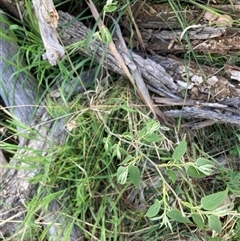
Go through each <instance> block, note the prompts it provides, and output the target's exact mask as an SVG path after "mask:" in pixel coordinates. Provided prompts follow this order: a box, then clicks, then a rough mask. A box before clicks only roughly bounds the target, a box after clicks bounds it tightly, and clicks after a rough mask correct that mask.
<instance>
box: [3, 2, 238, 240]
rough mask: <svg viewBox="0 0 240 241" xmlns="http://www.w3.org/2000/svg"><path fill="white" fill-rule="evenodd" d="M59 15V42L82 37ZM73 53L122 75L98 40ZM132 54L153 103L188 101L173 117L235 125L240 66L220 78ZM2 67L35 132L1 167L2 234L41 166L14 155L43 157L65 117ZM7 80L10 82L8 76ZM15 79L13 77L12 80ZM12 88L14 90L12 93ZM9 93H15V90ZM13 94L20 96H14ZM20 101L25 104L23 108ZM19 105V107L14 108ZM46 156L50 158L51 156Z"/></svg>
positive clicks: (6, 88)
mask: <svg viewBox="0 0 240 241" xmlns="http://www.w3.org/2000/svg"><path fill="white" fill-rule="evenodd" d="M1 1H2V0H1ZM5 1H7V0H5ZM14 3H15V2H14ZM14 3H12V4H14ZM59 17H60V19H59V23H60V26H59V28H58V30H59V31H61V38H62V40H63V42H64V43H65V45H69V44H72V43H77V42H79V41H83V42H86V39H87V37H88V34H89V32H90V31H91V30H90V29H88V28H87V27H85V26H84V25H83V24H82V23H80V22H78V21H77V20H76V19H75V18H74V17H72V16H70V15H69V14H67V13H63V12H61V11H59ZM1 27H2V26H1ZM116 45H117V42H116ZM1 46H4V48H1V49H10V51H9V50H8V51H4V52H3V56H4V57H5V58H6V59H9V58H10V57H11V56H14V54H15V53H16V51H17V48H16V46H15V47H14V43H13V44H12V45H10V44H9V43H7V42H4V41H2V40H1ZM86 46H87V45H86ZM118 51H119V53H120V54H124V53H122V51H121V49H120V48H119V49H118ZM9 53H11V55H9ZM78 53H79V54H81V55H86V56H91V57H93V58H94V59H95V61H97V62H99V63H100V64H102V65H103V66H104V67H105V68H107V69H110V70H112V71H114V72H116V73H118V74H120V75H122V76H125V74H124V72H123V71H122V69H121V68H120V66H119V64H118V63H117V62H116V60H115V58H114V57H113V56H112V55H111V54H110V53H109V52H108V48H107V46H105V45H103V44H102V43H101V42H100V41H99V40H93V41H92V42H91V43H88V48H87V47H86V48H84V47H82V48H80V47H79V49H78ZM132 58H133V61H134V62H135V64H136V65H137V67H138V68H139V70H140V72H141V75H142V77H143V78H144V81H145V82H146V83H147V84H148V85H149V89H150V90H151V91H152V92H154V93H155V94H157V95H158V96H161V97H163V99H161V102H157V100H156V99H155V100H156V104H161V105H165V104H166V103H170V104H171V103H172V105H171V106H175V105H176V102H178V103H182V105H183V106H186V105H188V104H189V106H190V107H189V106H188V107H184V108H183V111H180V110H179V109H177V110H174V109H172V110H170V111H166V112H165V113H166V115H168V116H173V117H176V118H177V117H179V116H183V117H186V118H192V119H208V120H211V121H212V122H220V123H226V124H232V125H236V126H240V117H239V116H240V115H239V108H240V104H239V96H240V87H239V82H238V81H239V76H240V75H239V73H240V71H239V70H238V69H237V68H230V67H228V68H227V70H228V71H227V73H228V74H229V76H231V77H229V78H226V77H224V76H223V74H222V73H221V72H220V71H219V70H218V69H215V68H210V67H207V66H201V68H199V66H197V65H195V64H194V63H190V65H189V66H186V65H185V63H184V62H183V61H182V60H179V59H176V58H174V57H171V58H169V57H162V56H159V55H154V56H148V58H147V59H144V58H143V57H142V56H141V55H139V54H137V53H132ZM50 59H51V58H50ZM54 63H55V62H54ZM5 67H6V62H5V61H3V59H2V58H1V62H0V69H5V71H4V73H5V76H4V77H3V79H2V80H1V86H0V90H1V91H2V92H0V94H1V96H2V97H3V99H4V101H5V103H6V104H7V105H8V106H13V105H15V106H16V107H15V108H11V111H12V113H13V115H14V116H16V117H17V118H18V119H19V120H20V121H21V122H23V123H25V124H26V125H27V126H30V125H31V126H32V127H33V128H32V131H34V133H35V136H34V137H35V139H29V140H27V139H26V138H21V137H20V145H24V146H25V147H31V149H30V150H20V151H18V153H17V154H16V155H15V156H14V158H12V160H11V164H12V165H18V167H19V169H9V170H8V171H7V172H5V174H4V175H5V176H4V179H3V181H2V182H1V183H0V200H1V202H0V230H1V232H2V235H5V236H6V235H8V236H11V235H14V233H15V230H16V229H17V228H18V227H19V223H18V222H16V221H18V220H22V219H23V218H24V216H25V213H26V211H27V210H26V207H25V204H24V203H25V202H26V201H27V200H29V198H30V197H31V196H32V195H33V194H34V191H35V189H34V188H35V187H34V186H33V185H31V184H30V183H29V181H28V179H29V178H31V177H33V176H35V175H36V173H37V172H38V171H39V170H40V169H41V165H39V167H38V168H37V170H36V169H34V170H33V169H32V170H26V167H28V164H27V163H23V162H21V163H20V164H19V160H21V159H22V156H23V155H24V156H29V157H31V158H33V159H34V158H36V157H37V155H40V156H44V155H45V156H46V154H47V153H48V151H49V150H50V149H51V147H52V146H53V145H56V144H62V143H64V141H65V137H66V132H65V131H62V130H64V128H63V126H64V124H65V123H66V120H64V119H62V120H61V122H57V121H55V120H53V119H52V117H51V116H50V115H49V114H48V113H47V112H46V110H45V109H44V108H37V109H36V108H35V107H36V100H37V96H38V95H37V93H36V92H34V90H36V89H37V88H35V87H36V81H35V80H34V79H33V77H31V76H29V75H26V74H24V73H19V75H18V76H17V77H16V76H12V74H13V73H16V70H17V69H16V68H14V67H12V66H10V65H9V66H8V68H5ZM9 79H10V81H8V80H9ZM16 79H18V82H17V83H16V82H15V81H16ZM18 83H19V84H18ZM13 86H14V87H13ZM13 89H14V90H15V92H12V90H13ZM15 93H19V94H16V95H15ZM18 95H19V96H26V97H25V98H17V96H18ZM169 99H170V100H169ZM158 100H159V99H158ZM192 100H193V101H192ZM159 101H160V100H159ZM38 103H40V102H37V104H38ZM190 103H191V104H190ZM26 105H27V106H28V107H29V106H30V107H31V108H26ZM19 106H22V108H17V107H19ZM43 123H44V124H43ZM25 131H28V130H27V129H26V130H25ZM56 133H57V136H56ZM52 158H53V159H54V157H52ZM21 167H24V168H21ZM19 194H20V198H19ZM53 206H54V205H53ZM57 210H58V207H57ZM6 220H7V221H6ZM54 235H55V234H54ZM74 235H75V233H74ZM78 235H80V234H78ZM74 237H77V236H73V239H72V240H74Z"/></svg>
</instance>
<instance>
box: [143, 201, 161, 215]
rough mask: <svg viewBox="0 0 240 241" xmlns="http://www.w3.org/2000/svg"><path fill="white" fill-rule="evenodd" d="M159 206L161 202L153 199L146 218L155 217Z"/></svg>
mask: <svg viewBox="0 0 240 241" xmlns="http://www.w3.org/2000/svg"><path fill="white" fill-rule="evenodd" d="M160 208H161V202H160V201H159V200H157V199H155V201H154V204H153V205H152V206H150V207H149V209H148V210H147V213H146V214H145V216H146V217H148V218H152V217H155V216H156V215H157V214H158V213H159V211H160Z"/></svg>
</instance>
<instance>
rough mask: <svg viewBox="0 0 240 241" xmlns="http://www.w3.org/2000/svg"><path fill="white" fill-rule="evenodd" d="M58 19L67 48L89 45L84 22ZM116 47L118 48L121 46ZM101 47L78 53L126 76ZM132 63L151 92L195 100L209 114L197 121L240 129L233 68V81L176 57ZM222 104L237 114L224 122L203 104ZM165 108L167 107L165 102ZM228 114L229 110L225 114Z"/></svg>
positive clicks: (68, 17)
mask: <svg viewBox="0 0 240 241" xmlns="http://www.w3.org/2000/svg"><path fill="white" fill-rule="evenodd" d="M59 17H60V18H59V23H60V25H59V31H61V33H62V34H61V38H62V41H63V42H64V44H65V45H67V44H73V43H77V42H79V41H83V42H84V41H86V39H87V37H88V34H89V33H90V31H91V30H90V29H88V28H87V27H86V26H84V25H83V24H82V23H81V22H78V21H76V20H75V19H74V17H72V16H71V15H69V14H68V13H64V12H61V11H59ZM67 23H68V24H67ZM69 23H71V24H69ZM116 45H117V46H118V44H116ZM102 46H104V45H103V44H102V43H101V42H100V41H99V40H96V39H94V40H93V41H92V42H91V43H89V44H88V48H79V49H78V53H79V54H81V55H86V56H91V57H92V58H94V59H95V61H97V62H99V63H101V64H103V66H104V67H105V68H107V69H110V70H112V71H114V72H116V73H118V74H120V75H122V76H125V74H124V72H123V71H122V69H121V68H120V66H119V65H118V63H117V61H116V60H115V59H114V57H113V56H112V55H111V53H109V52H108V51H107V47H106V46H105V47H104V48H102ZM118 51H119V52H120V54H123V53H122V50H121V48H118ZM103 56H104V58H103ZM123 57H124V56H123ZM132 59H133V61H134V62H135V63H136V65H137V66H138V68H139V69H140V71H141V75H142V76H143V78H144V81H145V82H146V83H147V84H148V85H149V88H150V90H151V91H152V92H155V93H156V94H158V95H160V96H163V97H167V98H172V100H173V102H174V100H176V99H177V100H182V101H184V100H185V101H187V100H191V99H193V100H196V101H198V102H197V105H196V107H198V108H199V107H201V112H202V111H205V110H206V111H207V112H206V115H199V116H198V118H203V119H205V118H207V119H210V120H211V119H212V118H214V120H219V122H221V123H226V124H228V123H229V124H232V125H236V126H240V122H238V121H232V119H236V120H238V119H239V114H238V111H239V108H240V104H239V102H237V101H236V98H238V97H239V95H240V86H239V84H238V83H236V81H235V80H234V79H237V78H238V76H239V74H240V71H239V70H238V69H237V68H234V66H233V67H232V68H229V66H228V69H227V70H228V71H227V73H228V74H229V76H230V77H229V78H226V77H224V75H223V72H221V71H219V69H217V68H212V67H208V66H204V65H200V66H199V65H197V64H195V63H194V62H191V63H190V65H189V66H186V64H185V63H184V61H183V60H181V59H177V58H175V57H163V56H159V55H153V56H149V57H148V58H147V59H145V58H143V57H141V56H140V55H139V54H136V53H134V52H132ZM186 89H187V91H186ZM234 98H235V104H234V105H232V102H231V101H230V102H228V101H227V100H232V99H234ZM220 102H221V103H224V104H225V105H226V107H228V110H229V108H232V107H233V109H235V110H236V111H235V112H234V111H231V112H230V114H229V115H228V116H229V117H227V116H224V118H223V115H224V111H225V110H224V109H223V108H218V107H216V106H215V108H212V109H211V110H209V107H206V106H204V103H220ZM199 103H200V106H199ZM162 105H164V102H163V103H162ZM173 106H174V105H173ZM228 110H227V109H226V111H228ZM175 113H179V115H178V116H177V115H170V113H169V112H166V114H167V115H169V116H174V117H180V116H181V114H180V112H175ZM228 113H229V111H228ZM220 120H221V121H220Z"/></svg>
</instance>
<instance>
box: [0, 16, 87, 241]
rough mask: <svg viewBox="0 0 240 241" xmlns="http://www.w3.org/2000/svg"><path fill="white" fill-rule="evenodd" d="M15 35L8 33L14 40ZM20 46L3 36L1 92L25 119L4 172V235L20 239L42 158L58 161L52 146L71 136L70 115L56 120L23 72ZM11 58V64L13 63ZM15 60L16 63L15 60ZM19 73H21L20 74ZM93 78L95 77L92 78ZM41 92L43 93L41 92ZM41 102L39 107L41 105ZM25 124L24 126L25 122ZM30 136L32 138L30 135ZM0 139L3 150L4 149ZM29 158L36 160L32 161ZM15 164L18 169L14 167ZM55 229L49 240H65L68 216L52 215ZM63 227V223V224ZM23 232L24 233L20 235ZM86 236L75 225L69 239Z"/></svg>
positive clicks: (0, 205)
mask: <svg viewBox="0 0 240 241" xmlns="http://www.w3.org/2000/svg"><path fill="white" fill-rule="evenodd" d="M0 19H1V20H2V21H1V22H0V29H1V31H3V33H4V29H5V30H6V29H7V28H8V27H7V25H6V24H3V22H7V20H6V17H5V16H4V15H3V14H1V16H0ZM11 37H12V36H8V40H9V41H11ZM17 51H18V47H17V44H16V42H15V41H14V38H13V37H12V41H11V43H10V42H7V41H5V40H4V39H3V38H0V52H1V58H0V71H1V73H2V76H1V79H0V95H1V97H2V98H3V100H4V102H5V104H6V105H7V107H8V108H9V110H10V113H11V114H12V117H13V118H15V119H17V120H19V122H21V123H22V124H21V128H18V131H19V150H18V151H17V152H16V154H15V155H14V157H13V158H12V159H11V161H10V166H9V165H6V164H4V173H1V182H0V238H1V237H4V240H7V238H8V237H9V240H14V239H15V240H19V239H20V237H19V238H18V236H17V234H16V233H15V232H16V230H17V229H18V228H20V227H21V222H22V221H23V219H24V217H25V215H26V213H27V211H28V210H27V207H26V202H28V201H29V199H30V198H31V197H32V196H33V195H34V194H35V192H36V188H37V185H33V184H31V182H30V181H29V179H31V178H32V177H34V176H35V175H37V174H38V173H40V172H41V170H42V168H43V166H42V164H41V163H39V162H38V160H39V157H40V158H46V159H50V160H49V161H52V160H54V156H52V155H51V149H52V147H54V146H55V145H63V144H64V143H65V140H66V137H67V131H66V130H65V128H64V125H65V124H66V122H67V119H66V118H61V120H55V119H53V117H52V116H51V115H50V114H49V113H48V112H47V109H46V108H44V107H43V106H45V105H44V101H42V102H40V101H39V99H38V96H39V95H41V94H42V93H41V89H39V88H38V84H37V81H36V80H35V79H34V78H33V77H32V76H31V75H29V74H28V73H25V72H21V63H19V62H17V58H15V57H14V56H16V53H17ZM9 61H10V63H9ZM11 61H12V62H11ZM16 73H18V74H16ZM91 81H92V80H91ZM38 91H39V92H40V93H39V95H38V93H37V92H38ZM38 104H39V107H38ZM23 124H24V125H25V127H24V125H23ZM28 135H29V137H28ZM2 144H3V143H1V142H0V149H1V148H3V145H2ZM28 160H31V161H33V162H34V164H35V165H33V164H32V162H30V163H28ZM13 167H15V168H13ZM49 206H50V207H49V212H50V213H51V212H52V213H55V211H56V210H60V205H59V204H58V203H57V202H56V201H53V202H52V203H51V204H50V205H49ZM48 221H51V223H52V224H53V225H52V228H51V229H49V232H48V235H49V237H51V238H50V239H49V240H57V239H56V237H60V238H59V239H58V240H64V236H65V233H64V232H65V230H66V228H67V224H69V223H70V221H69V220H68V216H67V215H59V216H55V215H53V216H48ZM63 224H64V226H63V228H61V229H59V228H58V227H59V225H63ZM20 235H21V234H20ZM80 238H82V233H81V230H80V229H79V227H78V226H74V228H73V231H72V233H71V237H70V239H69V240H72V241H73V240H79V239H80Z"/></svg>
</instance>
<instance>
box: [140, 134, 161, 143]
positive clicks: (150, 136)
mask: <svg viewBox="0 0 240 241" xmlns="http://www.w3.org/2000/svg"><path fill="white" fill-rule="evenodd" d="M144 140H146V141H147V142H150V143H151V142H159V141H162V140H163V138H162V137H161V136H159V135H157V134H154V133H150V134H147V135H145V136H144Z"/></svg>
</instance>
